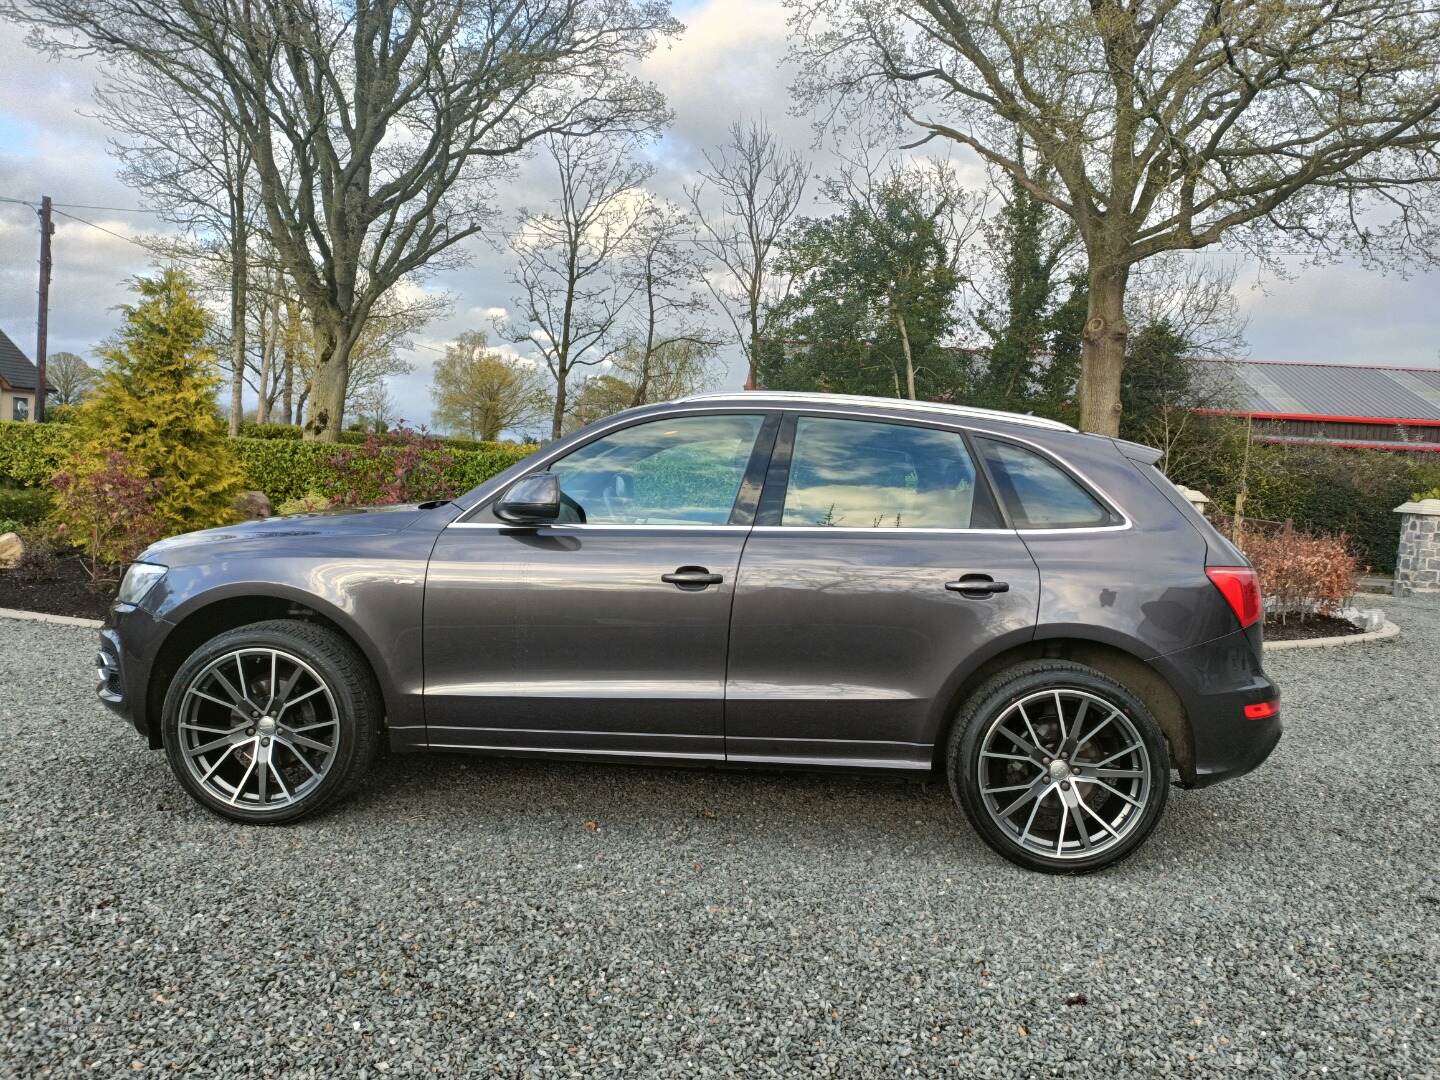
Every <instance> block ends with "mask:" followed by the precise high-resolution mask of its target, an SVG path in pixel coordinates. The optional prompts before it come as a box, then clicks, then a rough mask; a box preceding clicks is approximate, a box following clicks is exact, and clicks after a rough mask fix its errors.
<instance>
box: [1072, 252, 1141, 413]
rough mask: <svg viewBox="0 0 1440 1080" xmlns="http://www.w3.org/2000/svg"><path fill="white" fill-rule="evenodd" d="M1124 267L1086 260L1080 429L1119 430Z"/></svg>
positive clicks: (1125, 330)
mask: <svg viewBox="0 0 1440 1080" xmlns="http://www.w3.org/2000/svg"><path fill="white" fill-rule="evenodd" d="M1129 277H1130V270H1129V268H1128V267H1116V266H1106V265H1104V264H1101V265H1096V263H1095V261H1094V257H1093V256H1092V257H1091V264H1090V309H1089V317H1088V318H1087V319H1086V322H1085V333H1084V337H1083V343H1082V347H1081V354H1080V429H1081V430H1082V431H1093V432H1095V433H1096V434H1097V435H1109V436H1111V437H1112V438H1113V437H1114V436H1116V435H1119V434H1120V373H1121V371H1123V370H1124V368H1125V338H1126V335H1127V334H1128V333H1129V330H1130V328H1129V327H1128V326H1127V325H1126V323H1125V285H1126V282H1127V281H1128V280H1129Z"/></svg>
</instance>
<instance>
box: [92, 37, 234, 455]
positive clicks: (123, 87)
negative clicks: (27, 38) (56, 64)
mask: <svg viewBox="0 0 1440 1080" xmlns="http://www.w3.org/2000/svg"><path fill="white" fill-rule="evenodd" d="M95 100H96V102H97V103H98V105H99V107H100V111H99V113H98V117H99V119H101V120H102V121H103V122H104V123H106V124H107V125H109V126H110V127H111V128H113V129H114V130H115V131H117V132H119V133H120V135H119V136H118V137H116V138H114V139H112V140H111V141H110V147H111V151H112V153H114V154H115V156H116V157H117V158H119V160H120V179H121V181H122V182H123V183H125V184H126V185H127V186H129V187H132V188H134V189H135V190H136V191H138V192H140V193H141V194H142V195H143V196H144V197H145V199H146V200H147V201H148V202H149V203H150V204H151V205H152V206H154V207H155V208H156V209H157V210H159V211H160V213H161V215H162V216H163V217H164V219H165V220H166V221H169V222H172V223H174V224H176V225H179V226H180V227H181V229H182V230H183V235H182V238H181V239H180V240H179V241H178V242H177V241H176V240H174V239H167V241H165V242H164V243H163V245H162V244H159V243H157V244H156V245H155V246H156V248H157V250H158V251H160V253H161V254H162V255H163V256H165V257H166V258H170V259H176V260H178V261H181V262H184V263H186V264H187V265H189V266H190V268H191V269H192V271H196V273H195V275H194V276H195V277H196V279H197V281H202V282H203V280H204V279H205V278H210V277H214V276H215V275H216V274H217V273H219V274H222V275H223V276H224V278H225V279H226V291H227V293H228V302H229V311H230V325H229V342H228V346H229V348H228V349H227V355H228V356H229V366H230V434H231V435H238V434H239V433H240V417H241V408H242V401H243V393H244V385H245V365H246V315H247V304H248V298H247V295H246V293H247V284H248V282H247V274H248V265H249V258H248V251H247V248H248V246H249V243H250V237H251V234H252V232H253V226H254V223H255V220H254V219H255V215H256V207H255V206H254V204H253V203H252V201H251V200H250V197H249V195H250V191H249V187H250V184H251V182H252V180H253V176H252V171H251V157H250V152H249V149H248V148H247V147H246V145H245V140H244V138H243V137H242V136H241V134H240V132H239V131H238V130H237V129H236V128H235V127H234V126H233V125H232V124H230V123H228V122H227V120H226V117H225V114H224V113H223V111H217V110H215V109H213V108H210V107H209V105H208V103H207V102H205V101H195V100H192V99H190V98H188V97H183V96H180V95H177V94H176V93H175V91H174V86H173V85H172V83H171V82H170V80H169V79H167V78H165V77H164V76H163V75H162V74H160V73H159V72H157V71H156V70H155V69H154V68H152V67H149V66H146V65H144V64H135V63H124V64H119V65H113V66H112V68H111V71H110V75H109V78H108V79H107V80H106V81H105V83H104V84H102V85H101V86H99V87H97V88H96V91H95ZM199 264H207V265H204V266H203V267H202V266H201V265H199Z"/></svg>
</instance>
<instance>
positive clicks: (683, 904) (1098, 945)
mask: <svg viewBox="0 0 1440 1080" xmlns="http://www.w3.org/2000/svg"><path fill="white" fill-rule="evenodd" d="M1385 606H1386V609H1387V611H1388V612H1389V613H1390V614H1391V617H1392V618H1393V619H1394V620H1395V621H1396V622H1398V623H1400V624H1401V626H1402V627H1403V629H1404V633H1403V635H1402V637H1401V639H1400V640H1399V642H1397V643H1391V644H1383V645H1374V646H1363V647H1356V648H1351V649H1344V650H1337V651H1319V652H1294V653H1285V654H1279V655H1276V656H1275V657H1274V658H1272V660H1271V662H1270V664H1269V667H1270V669H1271V671H1272V672H1273V674H1274V675H1275V676H1276V677H1277V678H1278V680H1279V682H1280V683H1281V685H1282V687H1283V689H1284V693H1285V719H1286V725H1287V731H1286V737H1285V739H1284V740H1283V741H1282V742H1281V744H1280V747H1279V749H1278V750H1277V751H1276V753H1275V755H1274V757H1273V758H1272V759H1271V760H1270V762H1269V763H1268V764H1267V765H1266V766H1265V767H1263V768H1262V769H1261V770H1260V771H1259V772H1257V773H1254V774H1252V775H1251V776H1248V777H1246V778H1244V779H1243V780H1240V781H1237V782H1234V783H1230V784H1225V785H1222V786H1220V787H1217V788H1212V789H1210V790H1208V791H1202V792H1185V791H1178V790H1177V791H1175V792H1174V794H1173V795H1172V798H1171V801H1170V807H1169V810H1168V811H1167V814H1166V816H1165V818H1164V819H1163V820H1162V821H1161V823H1160V827H1159V828H1158V829H1157V830H1156V832H1155V834H1154V835H1153V837H1152V838H1151V839H1150V841H1149V843H1148V844H1147V845H1146V846H1145V847H1144V848H1142V849H1141V851H1140V852H1139V853H1138V854H1137V855H1136V856H1135V857H1133V858H1132V859H1130V860H1129V861H1128V862H1126V863H1125V864H1123V865H1122V866H1120V867H1118V868H1117V869H1115V870H1112V871H1110V872H1107V873H1102V874H1100V875H1098V876H1093V877H1089V878H1082V879H1078V880H1067V879H1059V878H1048V877H1043V876H1041V875H1038V874H1031V873H1026V872H1024V871H1021V870H1019V869H1017V868H1015V867H1013V866H1011V865H1009V864H1008V863H1005V862H1002V861H1001V860H1000V859H999V858H998V857H996V856H995V855H993V854H991V853H990V852H989V851H988V849H986V848H985V847H984V846H983V845H982V844H981V843H980V841H979V840H978V839H977V838H976V837H975V836H974V835H973V834H972V833H971V831H970V829H969V827H968V825H966V823H965V822H964V821H963V819H961V818H960V817H959V816H958V813H957V811H956V810H955V809H954V808H953V807H952V805H951V803H950V799H949V796H948V795H947V794H946V792H945V791H944V790H943V789H942V787H941V786H939V785H937V784H932V785H930V786H928V787H921V786H919V785H915V784H908V783H900V782H889V781H884V780H873V779H865V778H849V777H829V776H810V775H779V774H761V775H757V774H742V773H720V772H701V771H686V770H678V769H677V770H662V769H649V768H638V767H613V766H592V765H583V766H582V765H566V764H556V763H538V764H537V763H524V762H503V761H485V760H481V759H467V758H461V757H442V756H434V757H402V758H391V759H388V760H386V761H384V762H382V763H381V765H380V766H379V768H378V769H377V771H376V774H375V775H374V776H373V778H372V782H371V784H370V785H369V787H368V788H367V789H365V791H364V792H362V794H361V795H360V796H359V797H358V798H356V799H354V800H352V801H351V802H349V803H347V804H345V805H344V806H342V807H341V808H339V809H338V810H336V811H333V812H331V813H330V814H328V815H325V816H323V817H322V818H320V819H319V820H313V821H308V822H305V823H303V824H300V825H296V826H291V827H288V828H275V829H258V828H241V827H237V826H233V825H227V824H225V823H222V822H221V821H219V820H217V819H215V818H213V817H211V816H210V815H208V814H206V813H204V812H203V811H201V810H200V809H198V808H197V807H195V806H194V805H193V804H192V803H191V802H190V801H189V800H188V799H187V798H186V797H185V796H184V795H182V794H181V792H180V790H179V789H178V787H177V786H176V784H175V783H174V782H173V781H172V780H171V778H170V775H169V773H168V772H167V770H166V767H165V763H164V760H163V758H162V756H161V755H160V754H155V753H151V752H149V751H147V750H146V749H145V748H144V746H143V745H142V743H141V742H140V740H139V739H138V738H136V736H135V735H134V734H133V732H131V731H129V730H128V729H126V728H125V727H124V726H123V725H122V724H121V723H120V722H119V721H118V720H116V719H114V718H113V717H112V716H111V715H110V714H109V713H107V712H106V711H105V710H103V709H102V708H101V707H100V706H99V705H98V704H97V703H96V702H95V701H94V699H93V697H92V695H91V692H90V686H91V675H90V658H91V656H92V652H93V650H92V641H93V633H92V632H91V631H87V630H80V629H72V628H68V627H59V626H47V625H41V624H33V623H22V622H13V621H3V620H0V933H3V946H0V1075H4V1076H25V1077H39V1076H62V1075H63V1076H70V1075H76V1074H80V1073H85V1074H87V1075H91V1074H93V1075H97V1076H117V1075H119V1074H120V1073H121V1072H124V1073H125V1074H126V1075H142V1076H143V1075H152V1074H166V1075H170V1074H176V1075H181V1074H190V1075H223V1076H232V1075H250V1076H260V1075H274V1076H281V1075H284V1076H305V1077H309V1076H314V1077H326V1078H328V1077H338V1076H347V1077H348V1076H367V1075H368V1076H371V1077H378V1076H408V1075H420V1074H422V1073H440V1074H448V1075H470V1074H473V1075H485V1076H488V1075H505V1076H521V1075H523V1076H531V1075H534V1076H544V1075H556V1074H558V1075H571V1074H581V1073H584V1074H591V1075H603V1076H620V1075H622V1074H623V1075H626V1076H649V1075H662V1076H677V1077H695V1076H704V1075H714V1076H732V1075H746V1076H787V1077H790V1076H802V1075H845V1076H858V1075H866V1076H873V1075H876V1074H878V1073H882V1072H883V1073H885V1074H887V1075H901V1074H905V1073H913V1074H918V1075H934V1074H937V1073H939V1072H940V1071H942V1070H943V1069H946V1068H947V1067H958V1068H959V1069H960V1070H962V1071H961V1072H960V1074H959V1075H962V1076H964V1075H978V1076H1001V1075H1013V1076H1022V1075H1023V1076H1039V1075H1055V1076H1105V1075H1107V1074H1108V1075H1111V1076H1117V1077H1119V1076H1126V1075H1136V1074H1139V1073H1145V1074H1156V1073H1159V1072H1161V1071H1164V1072H1167V1073H1171V1074H1202V1073H1205V1074H1213V1073H1225V1074H1227V1075H1246V1076H1275V1077H1285V1078H1286V1080H1289V1078H1293V1077H1300V1076H1325V1075H1329V1076H1336V1075H1339V1076H1344V1077H1354V1076H1391V1077H1407V1078H1408V1077H1417V1076H1423V1075H1431V1076H1433V1075H1436V1069H1437V1061H1440V1029H1437V1025H1440V974H1437V971H1440V938H1437V930H1440V855H1437V852H1440V800H1437V795H1436V776H1437V769H1440V751H1437V749H1436V747H1437V740H1440V664H1437V656H1440V602H1433V601H1432V602H1429V603H1428V604H1427V603H1423V602H1415V601H1411V602H1400V601H1388V600H1387V601H1385Z"/></svg>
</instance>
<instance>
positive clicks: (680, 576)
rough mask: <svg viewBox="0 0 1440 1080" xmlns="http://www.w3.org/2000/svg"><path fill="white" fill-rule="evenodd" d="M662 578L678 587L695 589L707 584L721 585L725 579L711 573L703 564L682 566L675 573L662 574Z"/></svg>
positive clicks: (668, 583)
mask: <svg viewBox="0 0 1440 1080" xmlns="http://www.w3.org/2000/svg"><path fill="white" fill-rule="evenodd" d="M660 580H661V581H663V582H665V584H667V585H674V586H675V587H676V588H678V589H689V590H691V591H695V590H699V589H703V588H705V586H707V585H719V584H720V583H721V582H722V581H724V580H725V579H724V578H723V577H721V576H720V575H719V574H712V573H710V571H709V570H707V569H705V567H703V566H682V567H680V568H679V569H678V570H676V571H675V572H674V573H673V574H661V575H660Z"/></svg>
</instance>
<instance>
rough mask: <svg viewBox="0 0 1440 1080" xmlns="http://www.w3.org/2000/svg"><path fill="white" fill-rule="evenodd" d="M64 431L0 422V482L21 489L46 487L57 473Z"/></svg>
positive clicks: (16, 422)
mask: <svg viewBox="0 0 1440 1080" xmlns="http://www.w3.org/2000/svg"><path fill="white" fill-rule="evenodd" d="M65 431H66V429H65V428H64V427H61V426H56V425H54V424H31V423H26V422H24V421H20V420H5V421H0V481H7V480H8V481H10V482H12V483H15V484H19V485H21V486H22V487H36V486H38V485H40V484H44V483H47V482H48V481H49V480H50V477H52V476H54V475H55V474H56V473H57V472H59V471H60V457H61V446H60V443H61V439H62V438H63V437H64V435H65Z"/></svg>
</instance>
